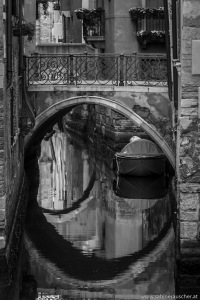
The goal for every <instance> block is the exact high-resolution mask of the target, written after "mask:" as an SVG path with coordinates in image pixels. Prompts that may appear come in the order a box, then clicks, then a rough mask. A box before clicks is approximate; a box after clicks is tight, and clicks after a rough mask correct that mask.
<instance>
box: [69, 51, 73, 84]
mask: <svg viewBox="0 0 200 300" xmlns="http://www.w3.org/2000/svg"><path fill="white" fill-rule="evenodd" d="M69 58H70V66H69V68H70V75H69V76H70V84H71V85H74V56H73V54H70V56H69Z"/></svg>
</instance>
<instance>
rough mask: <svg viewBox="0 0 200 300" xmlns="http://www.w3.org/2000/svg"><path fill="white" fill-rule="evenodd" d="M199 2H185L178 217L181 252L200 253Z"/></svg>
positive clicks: (182, 37)
mask: <svg viewBox="0 0 200 300" xmlns="http://www.w3.org/2000/svg"><path fill="white" fill-rule="evenodd" d="M199 15H200V7H199V1H196V0H195V1H188V0H185V1H183V30H182V36H181V40H182V74H181V86H182V93H181V112H180V114H181V115H180V149H179V148H178V151H180V165H179V172H180V173H179V186H178V191H179V220H180V239H181V253H182V254H183V255H184V254H188V253H191V255H194V252H195V251H196V253H197V252H198V247H199V246H198V238H199V224H200V223H199V217H200V216H199V208H200V194H199V192H200V189H199V187H198V184H199V182H200V171H199V169H200V156H199V150H200V136H199V120H198V115H197V112H198V109H197V106H198V87H200V76H193V75H192V40H200V22H199Z"/></svg>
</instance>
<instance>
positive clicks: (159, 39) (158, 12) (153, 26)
mask: <svg viewBox="0 0 200 300" xmlns="http://www.w3.org/2000/svg"><path fill="white" fill-rule="evenodd" d="M129 13H130V16H131V19H132V20H133V21H134V22H136V31H137V39H138V41H139V43H141V44H144V45H146V44H147V43H164V42H165V15H164V8H162V7H160V8H159V9H156V8H139V7H138V8H131V9H130V10H129Z"/></svg>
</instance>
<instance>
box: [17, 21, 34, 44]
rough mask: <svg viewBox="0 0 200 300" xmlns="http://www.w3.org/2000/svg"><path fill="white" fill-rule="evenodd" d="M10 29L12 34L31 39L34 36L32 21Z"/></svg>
mask: <svg viewBox="0 0 200 300" xmlns="http://www.w3.org/2000/svg"><path fill="white" fill-rule="evenodd" d="M12 31H13V36H20V35H22V36H28V40H31V39H32V38H33V37H34V33H35V26H34V25H33V24H32V23H27V24H22V25H21V26H19V25H18V26H15V27H13V29H12Z"/></svg>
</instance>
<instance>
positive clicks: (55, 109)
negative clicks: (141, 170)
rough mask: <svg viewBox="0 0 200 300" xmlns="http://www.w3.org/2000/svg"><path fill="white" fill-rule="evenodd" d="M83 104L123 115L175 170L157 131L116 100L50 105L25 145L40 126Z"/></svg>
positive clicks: (75, 99)
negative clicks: (94, 105)
mask: <svg viewBox="0 0 200 300" xmlns="http://www.w3.org/2000/svg"><path fill="white" fill-rule="evenodd" d="M84 103H87V104H98V105H103V106H106V107H109V108H111V109H113V110H115V111H117V112H119V113H120V114H123V115H125V116H126V117H127V118H129V119H130V120H131V121H133V122H134V123H135V124H136V125H137V126H139V127H140V128H141V129H142V130H144V131H145V132H146V133H147V134H148V135H149V136H150V137H151V138H152V139H153V140H154V141H155V142H156V143H157V144H158V145H159V146H160V148H161V149H162V150H163V152H164V153H165V155H166V156H167V158H168V160H169V161H170V163H171V165H172V166H173V167H174V168H175V156H174V154H173V152H172V150H171V149H170V147H169V145H168V144H167V143H166V142H165V141H164V139H163V137H162V136H161V135H160V134H159V132H158V131H157V129H155V128H154V127H152V126H151V125H149V124H148V123H147V122H146V121H145V120H143V119H142V118H141V117H140V116H138V115H137V114H136V113H135V112H133V111H132V110H131V108H129V107H128V106H126V105H125V104H123V103H120V102H119V101H116V100H110V99H106V98H102V97H97V96H80V97H72V98H68V99H65V100H63V101H60V102H58V103H56V104H54V105H51V106H50V107H49V108H48V109H46V110H45V111H44V112H42V113H41V114H40V115H39V116H38V117H37V118H36V123H35V124H36V125H35V127H34V128H33V130H32V131H31V132H30V133H29V135H28V136H27V138H26V143H27V142H29V141H30V140H31V139H32V137H33V136H34V135H35V133H36V132H39V131H40V127H41V126H45V123H46V122H50V120H52V121H53V119H54V118H55V117H56V116H59V115H64V114H66V112H67V111H69V109H71V108H72V107H75V106H76V105H80V104H84Z"/></svg>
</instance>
